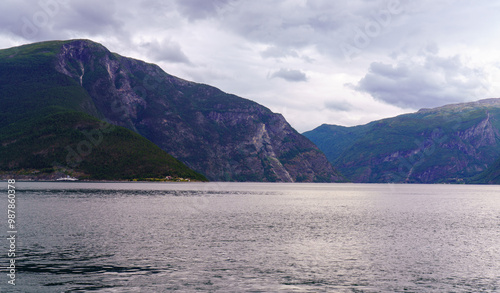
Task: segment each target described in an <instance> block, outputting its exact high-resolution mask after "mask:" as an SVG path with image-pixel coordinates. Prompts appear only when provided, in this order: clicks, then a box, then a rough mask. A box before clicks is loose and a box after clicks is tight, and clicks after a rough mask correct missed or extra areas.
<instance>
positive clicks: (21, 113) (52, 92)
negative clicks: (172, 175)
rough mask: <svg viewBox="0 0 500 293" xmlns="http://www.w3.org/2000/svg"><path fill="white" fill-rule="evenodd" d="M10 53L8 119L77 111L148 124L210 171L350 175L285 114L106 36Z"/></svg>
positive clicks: (191, 162) (128, 124) (296, 178)
mask: <svg viewBox="0 0 500 293" xmlns="http://www.w3.org/2000/svg"><path fill="white" fill-rule="evenodd" d="M0 56H1V58H2V61H1V62H0V72H1V70H3V71H4V72H5V74H8V71H9V70H14V71H13V72H14V74H10V75H9V77H8V78H6V79H5V80H4V82H3V83H2V84H0V98H1V99H2V100H4V101H3V102H4V103H5V104H6V107H4V108H3V109H2V110H0V119H1V122H2V123H3V124H2V125H10V126H9V127H8V128H12V126H13V125H15V124H16V123H17V124H19V125H20V126H22V125H23V123H21V122H23V121H25V120H32V121H35V122H36V121H37V119H42V118H44V117H45V116H46V115H50V114H53V113H55V112H57V111H63V110H64V111H74V112H78V113H85V114H86V115H90V116H93V117H95V118H97V119H100V120H105V121H107V122H109V123H111V124H112V125H117V126H121V127H124V128H127V129H130V130H132V131H134V132H136V133H138V134H140V135H141V136H143V137H145V138H147V139H148V140H150V141H151V142H153V143H154V144H156V145H157V146H159V147H160V148H161V149H163V150H164V151H166V152H167V153H169V154H171V155H173V156H174V157H175V158H177V159H179V160H180V161H182V162H183V163H185V164H186V165H187V166H189V167H190V168H192V169H193V170H196V171H198V172H200V173H202V174H204V175H205V176H206V177H208V178H209V179H210V180H221V181H271V182H274V181H278V182H333V181H339V180H342V179H343V178H342V176H341V175H340V174H339V173H338V172H337V171H336V170H334V169H333V168H332V166H331V164H330V163H329V162H328V161H327V159H326V157H325V156H324V154H323V153H322V152H321V151H320V150H319V149H318V148H317V147H316V146H315V145H314V144H313V143H312V142H311V141H309V140H308V139H307V138H305V137H304V136H302V135H301V134H299V133H298V132H297V131H295V130H294V129H293V128H292V127H291V126H290V125H289V124H288V123H287V122H286V120H285V119H284V118H283V116H281V115H280V114H275V113H272V112H271V111H270V110H269V109H267V108H265V107H263V106H261V105H259V104H257V103H255V102H252V101H250V100H246V99H243V98H240V97H237V96H235V95H230V94H226V93H224V92H222V91H220V90H219V89H217V88H214V87H211V86H208V85H203V84H197V83H194V82H189V81H186V80H183V79H180V78H177V77H174V76H172V75H169V74H167V73H165V72H164V71H163V70H162V69H161V68H160V67H158V66H157V65H154V64H149V63H146V62H143V61H139V60H135V59H131V58H126V57H122V56H120V55H118V54H115V53H111V52H109V51H108V50H107V49H106V48H105V47H104V46H102V45H100V44H98V43H94V42H92V41H89V40H70V41H53V42H43V43H36V44H31V45H25V46H21V47H17V48H11V49H6V50H0ZM15 68H23V69H22V70H16V69H15ZM29 81H31V82H29ZM34 93H36V95H34ZM33 96H37V98H36V99H35V100H33V98H32V97H33ZM20 104H22V105H23V107H21V106H20ZM9 113H15V115H12V114H9ZM75 127H77V126H75ZM5 129H7V128H4V130H5ZM5 131H7V130H5ZM0 134H1V129H0ZM42 157H43V156H42ZM9 164H11V165H12V160H6V165H9ZM0 167H1V166H0Z"/></svg>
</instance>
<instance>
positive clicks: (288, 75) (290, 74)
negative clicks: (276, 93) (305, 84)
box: [271, 68, 307, 82]
mask: <svg viewBox="0 0 500 293" xmlns="http://www.w3.org/2000/svg"><path fill="white" fill-rule="evenodd" d="M275 77H278V78H282V79H284V80H286V81H289V82H301V81H307V76H306V74H305V73H304V72H302V71H300V70H295V69H285V68H281V69H280V70H278V71H276V72H274V73H273V74H271V78H275Z"/></svg>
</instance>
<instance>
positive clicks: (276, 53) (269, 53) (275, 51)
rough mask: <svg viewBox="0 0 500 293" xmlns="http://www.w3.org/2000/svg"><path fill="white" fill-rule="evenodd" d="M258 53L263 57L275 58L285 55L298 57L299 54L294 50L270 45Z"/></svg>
mask: <svg viewBox="0 0 500 293" xmlns="http://www.w3.org/2000/svg"><path fill="white" fill-rule="evenodd" d="M260 55H261V56H262V57H263V58H277V59H278V58H285V57H299V54H297V52H296V51H294V50H287V49H284V48H280V47H276V46H271V47H269V48H267V49H266V50H264V51H262V52H261V53H260Z"/></svg>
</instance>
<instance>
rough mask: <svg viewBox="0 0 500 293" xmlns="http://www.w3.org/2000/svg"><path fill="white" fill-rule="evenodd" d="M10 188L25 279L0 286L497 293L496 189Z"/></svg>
mask: <svg viewBox="0 0 500 293" xmlns="http://www.w3.org/2000/svg"><path fill="white" fill-rule="evenodd" d="M2 184H6V183H5V182H2ZM16 190H17V200H18V207H17V219H18V223H17V224H18V235H17V237H18V240H17V241H18V249H19V253H18V255H17V260H16V261H17V264H18V269H19V272H18V275H17V280H16V283H17V284H16V286H15V287H14V286H11V285H8V284H7V277H6V276H5V274H3V276H2V277H1V278H0V281H1V284H0V291H1V292H87V291H92V292H170V291H175V290H179V291H180V292H197V291H199V292H204V291H207V292H498V291H500V187H499V186H471V185H468V186H466V185H393V184H376V185H375V184H262V183H230V184H229V183H90V182H89V183H49V182H47V183H39V182H36V183H35V182H30V183H28V182H18V183H16ZM3 198H4V199H3V200H2V201H1V203H0V210H1V211H6V209H7V207H6V204H7V202H6V197H3ZM3 218H6V213H5V216H4V217H3ZM4 222H6V220H5V221H4ZM2 230H3V231H4V233H3V234H5V232H6V231H7V227H6V223H5V225H4V228H3V229H2ZM1 247H3V249H4V250H5V251H6V250H7V247H8V244H7V242H6V237H2V242H1ZM0 255H1V257H0V261H1V262H2V263H3V265H2V266H3V267H5V266H6V264H8V259H7V258H6V253H1V254H0Z"/></svg>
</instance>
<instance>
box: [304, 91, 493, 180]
mask: <svg viewBox="0 0 500 293" xmlns="http://www.w3.org/2000/svg"><path fill="white" fill-rule="evenodd" d="M304 135H305V136H306V137H308V138H309V139H310V140H311V141H313V142H314V143H315V144H316V145H317V146H318V147H319V148H320V149H321V150H322V151H323V152H324V153H325V155H326V156H327V158H328V160H329V161H330V162H331V163H332V164H333V165H334V166H336V167H337V168H338V169H339V170H340V171H341V172H342V173H343V174H344V175H345V176H346V177H347V178H348V179H350V180H352V181H354V182H377V183H386V182H410V183H452V182H453V183H455V182H468V183H500V177H499V175H500V160H499V159H500V99H487V100H481V101H478V102H472V103H463V104H453V105H447V106H443V107H438V108H434V109H422V110H420V111H418V112H416V113H412V114H405V115H401V116H397V117H394V118H388V119H383V120H379V121H374V122H371V123H368V124H366V125H360V126H354V127H343V126H337V125H327V124H324V125H321V126H319V127H317V128H316V129H314V130H311V131H308V132H306V133H304Z"/></svg>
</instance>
